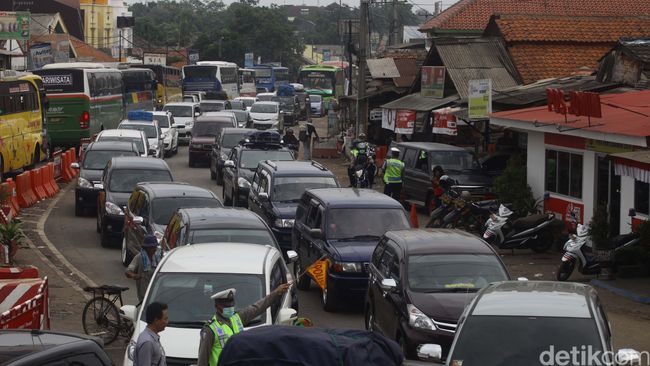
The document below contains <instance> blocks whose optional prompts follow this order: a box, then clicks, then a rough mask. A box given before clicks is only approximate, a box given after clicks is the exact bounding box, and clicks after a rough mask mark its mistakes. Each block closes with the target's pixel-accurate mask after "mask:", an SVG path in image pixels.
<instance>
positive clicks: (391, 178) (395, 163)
mask: <svg viewBox="0 0 650 366" xmlns="http://www.w3.org/2000/svg"><path fill="white" fill-rule="evenodd" d="M403 170H404V163H402V162H401V161H400V160H399V159H393V158H390V159H388V160H386V170H385V171H384V183H386V184H388V183H402V171H403Z"/></svg>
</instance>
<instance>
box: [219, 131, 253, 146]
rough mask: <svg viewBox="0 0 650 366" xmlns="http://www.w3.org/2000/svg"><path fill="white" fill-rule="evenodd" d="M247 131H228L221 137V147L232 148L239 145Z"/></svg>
mask: <svg viewBox="0 0 650 366" xmlns="http://www.w3.org/2000/svg"><path fill="white" fill-rule="evenodd" d="M246 134H247V132H237V133H227V134H225V135H223V137H222V138H221V147H222V148H226V149H232V148H233V147H235V146H237V145H238V144H239V142H240V141H241V140H243V139H244V136H246Z"/></svg>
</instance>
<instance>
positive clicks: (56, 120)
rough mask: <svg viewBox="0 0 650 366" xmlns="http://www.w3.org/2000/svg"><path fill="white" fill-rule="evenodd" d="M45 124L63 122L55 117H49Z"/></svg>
mask: <svg viewBox="0 0 650 366" xmlns="http://www.w3.org/2000/svg"><path fill="white" fill-rule="evenodd" d="M47 122H48V123H61V122H63V118H56V117H55V118H53V117H49V118H48V119H47Z"/></svg>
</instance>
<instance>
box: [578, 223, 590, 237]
mask: <svg viewBox="0 0 650 366" xmlns="http://www.w3.org/2000/svg"><path fill="white" fill-rule="evenodd" d="M576 234H577V235H578V237H579V238H582V237H586V236H587V235H589V228H588V227H587V225H582V224H578V227H577V228H576Z"/></svg>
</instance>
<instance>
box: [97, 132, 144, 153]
mask: <svg viewBox="0 0 650 366" xmlns="http://www.w3.org/2000/svg"><path fill="white" fill-rule="evenodd" d="M97 141H126V142H133V143H135V146H136V147H137V148H138V152H140V153H141V154H144V153H145V151H144V142H143V141H142V139H141V138H133V137H121V136H101V137H100V138H98V139H97Z"/></svg>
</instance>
